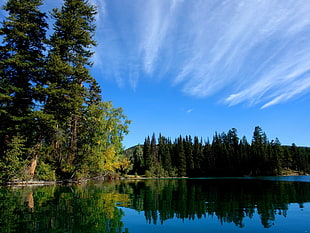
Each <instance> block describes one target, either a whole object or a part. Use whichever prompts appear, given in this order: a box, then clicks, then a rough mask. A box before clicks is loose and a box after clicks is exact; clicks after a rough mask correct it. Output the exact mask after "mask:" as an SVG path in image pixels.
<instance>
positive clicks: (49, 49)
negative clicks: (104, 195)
mask: <svg viewBox="0 0 310 233" xmlns="http://www.w3.org/2000/svg"><path fill="white" fill-rule="evenodd" d="M42 5H43V1H42V0H31V1H29V0H8V1H5V4H4V6H3V7H2V10H4V12H5V13H6V18H5V19H4V20H3V22H1V24H0V39H1V41H2V42H0V78H1V79H0V122H1V125H0V182H7V181H11V180H30V179H39V180H64V179H80V178H85V177H86V178H87V177H94V176H104V175H108V174H111V173H114V172H117V171H118V170H119V169H121V170H124V169H126V167H128V165H129V161H128V159H127V158H125V157H124V156H122V154H121V152H122V150H123V146H122V140H123V137H124V135H125V134H127V133H128V125H129V124H130V121H129V120H128V119H127V117H126V116H125V115H124V114H123V109H122V108H115V107H114V106H113V104H112V102H110V101H104V100H103V99H102V95H101V88H100V86H99V84H98V83H97V81H96V80H95V79H94V78H93V77H92V76H91V74H90V68H91V67H92V65H93V62H92V59H91V58H92V55H93V53H94V52H93V51H92V49H93V48H94V46H96V42H95V40H94V34H95V24H94V22H95V15H96V14H97V10H96V7H95V6H94V5H92V4H90V3H89V1H87V0H64V1H63V5H62V6H61V7H59V8H55V9H53V10H52V12H50V13H46V12H42V11H41V10H40V9H41V6H42Z"/></svg>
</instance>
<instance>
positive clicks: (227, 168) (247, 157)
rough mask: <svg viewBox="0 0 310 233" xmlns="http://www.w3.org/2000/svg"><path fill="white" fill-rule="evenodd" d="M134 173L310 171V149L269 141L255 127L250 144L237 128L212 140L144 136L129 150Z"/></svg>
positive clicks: (202, 174) (194, 174)
mask: <svg viewBox="0 0 310 233" xmlns="http://www.w3.org/2000/svg"><path fill="white" fill-rule="evenodd" d="M127 154H128V156H129V157H130V158H131V161H132V163H133V170H132V171H131V172H132V174H136V175H140V174H145V175H146V176H155V177H206V176H263V175H283V174H285V173H284V172H287V171H295V174H309V173H310V148H308V147H297V146H296V145H295V144H294V143H293V144H292V145H291V146H282V145H281V143H280V141H279V139H278V138H276V139H274V140H271V141H269V140H268V138H267V135H266V133H265V132H264V131H263V130H262V128H261V127H259V126H256V127H255V129H254V132H253V138H252V141H251V143H249V142H248V141H247V139H246V137H242V138H241V139H240V138H239V137H238V134H237V129H235V128H232V129H230V130H229V131H228V132H227V133H225V132H223V133H221V134H219V133H215V135H214V136H213V139H212V141H211V142H210V141H209V140H203V139H202V138H199V137H194V138H192V137H191V136H185V137H182V136H179V137H178V138H176V139H174V140H171V139H170V138H167V137H164V136H162V135H161V134H160V135H159V138H158V139H156V136H155V134H153V135H152V137H149V136H148V137H147V138H145V141H144V144H143V145H138V146H135V147H133V148H131V149H130V150H128V151H127Z"/></svg>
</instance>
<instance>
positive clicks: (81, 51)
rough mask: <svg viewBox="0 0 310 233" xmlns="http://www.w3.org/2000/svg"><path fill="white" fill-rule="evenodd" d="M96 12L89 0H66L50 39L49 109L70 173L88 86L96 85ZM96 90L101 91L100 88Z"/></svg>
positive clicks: (57, 145)
mask: <svg viewBox="0 0 310 233" xmlns="http://www.w3.org/2000/svg"><path fill="white" fill-rule="evenodd" d="M95 14H96V8H95V7H94V6H93V5H91V4H90V3H89V2H88V1H87V0H65V1H64V4H63V6H62V7H61V9H54V10H53V13H52V16H53V18H54V19H55V24H54V33H53V35H52V36H51V38H50V41H49V44H50V46H51V50H50V52H49V55H48V64H47V73H48V81H47V83H46V85H47V86H48V88H47V96H48V98H47V102H46V105H45V112H46V113H48V114H50V115H52V116H53V118H54V126H53V130H54V141H55V143H54V144H55V145H54V151H55V152H57V153H55V154H56V156H57V157H58V159H57V160H58V162H59V163H60V164H62V165H64V167H63V171H64V172H66V173H68V175H69V174H70V173H73V170H74V161H75V160H76V156H77V153H78V149H77V141H78V137H79V135H78V131H79V126H80V122H81V118H82V115H83V113H84V111H85V104H84V103H85V101H86V98H87V99H88V100H90V99H91V98H90V97H89V96H87V94H89V93H90V92H88V91H87V90H88V89H89V88H90V87H92V88H95V87H96V85H93V84H94V83H95V81H94V79H93V78H92V77H91V75H90V73H89V68H90V67H91V66H92V62H91V61H90V58H91V56H92V55H93V52H92V51H91V47H93V46H95V45H96V43H95V41H94V39H93V35H94V32H95V25H94V19H95V18H94V16H95ZM96 91H98V92H99V90H98V88H97V90H96ZM56 135H61V137H57V136H56ZM64 138H69V141H68V140H65V139H64ZM64 145H66V146H65V147H64ZM67 145H69V147H67ZM63 147H64V148H63Z"/></svg>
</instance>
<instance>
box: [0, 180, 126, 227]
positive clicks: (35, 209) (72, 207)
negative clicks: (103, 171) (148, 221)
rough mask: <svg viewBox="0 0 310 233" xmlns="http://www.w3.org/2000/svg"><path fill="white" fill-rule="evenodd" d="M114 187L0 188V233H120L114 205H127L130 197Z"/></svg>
mask: <svg viewBox="0 0 310 233" xmlns="http://www.w3.org/2000/svg"><path fill="white" fill-rule="evenodd" d="M114 187H115V186H114V184H113V185H111V184H110V185H109V184H105V185H103V186H101V185H100V186H96V185H87V186H53V187H51V186H48V187H24V188H14V189H12V188H1V189H0V232H112V233H114V232H115V233H116V232H117V233H119V232H123V231H124V229H123V228H124V225H123V222H122V221H121V219H122V217H123V216H124V212H123V211H122V210H121V209H119V208H117V206H118V205H119V206H128V203H129V198H128V195H127V194H120V193H118V192H117V191H115V190H114ZM125 232H126V230H125Z"/></svg>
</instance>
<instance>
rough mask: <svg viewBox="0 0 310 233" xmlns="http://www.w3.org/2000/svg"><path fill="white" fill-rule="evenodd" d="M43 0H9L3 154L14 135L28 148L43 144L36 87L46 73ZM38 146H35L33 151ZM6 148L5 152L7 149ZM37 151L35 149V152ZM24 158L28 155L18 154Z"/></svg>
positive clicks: (2, 65)
mask: <svg viewBox="0 0 310 233" xmlns="http://www.w3.org/2000/svg"><path fill="white" fill-rule="evenodd" d="M41 5H42V0H8V1H7V2H6V4H5V5H4V6H3V9H4V10H5V11H7V13H8V16H7V18H6V19H5V20H4V22H3V23H2V27H1V28H0V35H1V36H2V38H3V42H2V46H1V47H0V58H1V59H0V70H1V71H0V78H1V81H0V93H1V94H0V121H1V128H0V151H1V152H0V153H1V157H3V156H5V154H6V153H10V152H9V151H8V150H6V147H7V144H8V143H11V142H12V140H13V137H19V139H20V140H25V144H26V145H27V148H28V149H30V148H31V147H32V146H34V145H35V144H38V145H39V144H40V143H41V142H39V141H40V140H41V136H40V132H39V131H38V130H36V129H37V128H38V125H36V122H37V121H36V119H37V117H36V116H37V114H36V112H37V110H38V109H39V106H36V105H37V104H39V102H40V101H41V100H42V98H41V96H40V95H39V92H38V91H37V88H38V87H39V86H40V85H41V84H42V81H43V76H44V50H45V44H44V41H45V36H46V29H47V23H46V14H45V13H42V12H41V11H40V10H39V7H40V6H41ZM35 150H37V148H32V150H31V151H30V152H29V153H28V154H30V155H31V154H32V152H34V151H35ZM5 151H6V152H5ZM35 153H36V152H35ZM19 156H20V158H19V159H21V160H24V159H26V158H27V156H28V155H21V154H19Z"/></svg>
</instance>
